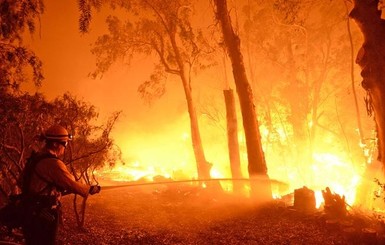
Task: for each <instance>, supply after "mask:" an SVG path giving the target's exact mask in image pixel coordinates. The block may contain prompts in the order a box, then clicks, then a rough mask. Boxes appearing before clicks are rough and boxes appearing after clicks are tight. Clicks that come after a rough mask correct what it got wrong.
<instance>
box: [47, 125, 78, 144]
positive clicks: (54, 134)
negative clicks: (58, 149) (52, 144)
mask: <svg viewBox="0 0 385 245" xmlns="http://www.w3.org/2000/svg"><path fill="white" fill-rule="evenodd" d="M44 138H45V139H46V140H51V141H69V140H72V135H71V134H69V133H68V131H67V129H65V128H64V127H62V126H60V125H53V126H51V127H49V128H48V129H47V130H46V131H45V132H44Z"/></svg>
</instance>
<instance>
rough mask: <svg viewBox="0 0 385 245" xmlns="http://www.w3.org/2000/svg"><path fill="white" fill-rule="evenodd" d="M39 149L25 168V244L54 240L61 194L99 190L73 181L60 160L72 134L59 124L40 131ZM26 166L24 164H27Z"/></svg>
mask: <svg viewBox="0 0 385 245" xmlns="http://www.w3.org/2000/svg"><path fill="white" fill-rule="evenodd" d="M43 139H44V141H45V144H44V146H43V147H42V149H41V150H40V151H39V152H37V153H35V154H33V155H32V156H31V157H30V159H32V160H30V164H29V167H30V170H29V173H28V172H27V171H24V172H25V173H24V176H23V187H22V188H23V189H24V190H23V192H26V193H27V195H26V196H27V198H26V199H27V201H26V203H27V204H28V205H26V207H27V208H26V209H27V212H26V216H27V217H26V221H25V222H24V225H23V233H24V238H25V242H26V244H27V245H50V244H55V242H56V234H57V229H58V225H59V218H60V217H59V214H60V197H61V195H62V194H63V193H64V192H66V193H74V194H78V195H80V196H82V197H84V198H86V197H87V196H88V195H93V194H96V193H99V192H100V189H101V188H100V186H98V185H91V186H89V185H85V184H82V183H79V182H76V181H75V178H74V176H73V175H72V174H71V173H70V172H69V171H68V170H67V167H66V165H65V163H64V162H63V161H62V160H60V157H62V156H63V155H64V151H65V149H66V146H67V144H68V142H69V141H70V140H72V136H71V135H70V134H69V133H68V131H67V130H66V129H65V128H64V127H62V126H59V125H54V126H51V127H50V128H48V129H47V130H46V131H45V133H44V134H43ZM26 168H27V166H26Z"/></svg>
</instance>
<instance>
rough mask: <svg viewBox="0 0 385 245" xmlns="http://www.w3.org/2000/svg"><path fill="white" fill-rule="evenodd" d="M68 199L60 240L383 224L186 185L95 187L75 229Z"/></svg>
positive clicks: (227, 236) (240, 234) (378, 237)
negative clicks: (258, 202) (81, 222)
mask: <svg viewBox="0 0 385 245" xmlns="http://www.w3.org/2000/svg"><path fill="white" fill-rule="evenodd" d="M72 199H73V195H69V196H65V197H64V198H63V200H62V203H63V224H62V225H61V227H60V229H59V235H58V240H59V244H60V245H80V244H84V245H90V244H92V245H114V244H143V245H144V244H148V245H156V244H197V245H198V244H199V245H205V244H207V245H209V244H210V245H212V244H215V245H216V244H226V245H227V244H274V245H279V244H303V245H305V244H306V245H308V244H312V245H313V244H315V245H317V244H320V245H321V244H322V245H329V244H385V238H384V235H383V231H382V227H383V226H381V224H380V223H378V222H377V221H375V220H373V219H371V218H370V217H368V216H364V215H356V214H355V215H352V214H349V215H348V217H345V218H343V219H334V218H333V217H328V216H327V215H325V213H324V212H323V210H317V211H315V212H312V213H303V212H299V211H298V210H295V209H293V207H292V206H288V205H287V203H284V202H282V201H274V202H271V203H268V204H266V205H264V206H259V207H258V206H256V205H255V203H253V202H251V201H250V200H249V199H248V198H244V197H239V196H238V197H235V196H232V195H229V194H226V193H222V192H215V193H213V192H209V191H208V190H205V189H200V188H192V187H186V186H172V187H170V186H164V185H157V186H144V187H124V188H113V189H104V190H103V189H102V192H101V193H100V194H97V195H94V196H91V197H89V198H88V200H87V209H86V215H85V224H84V228H83V229H81V230H80V229H78V228H77V226H76V221H75V216H74V212H73V207H72ZM362 231H375V236H372V235H373V233H372V232H369V233H368V232H362ZM368 234H369V235H370V236H369V235H368ZM19 237H20V236H19ZM0 240H1V239H0ZM3 240H4V239H3ZM0 244H2V243H1V242H0Z"/></svg>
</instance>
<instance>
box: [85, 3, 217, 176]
mask: <svg viewBox="0 0 385 245" xmlns="http://www.w3.org/2000/svg"><path fill="white" fill-rule="evenodd" d="M109 2H110V1H108V0H107V1H104V3H109ZM79 4H80V10H81V18H80V29H81V30H82V31H83V32H86V31H87V28H88V24H89V22H90V18H91V15H90V11H91V7H96V8H99V7H100V4H99V2H96V3H93V5H91V3H86V2H85V1H79ZM111 4H112V7H117V5H118V6H120V7H122V9H123V10H125V11H127V16H128V17H129V18H130V19H129V20H127V21H125V22H123V21H121V20H120V19H118V18H117V17H111V16H110V17H108V18H107V24H108V30H109V34H105V35H103V36H101V37H99V38H98V39H97V41H96V43H95V47H94V48H93V49H92V52H93V53H94V54H95V55H96V57H97V69H96V71H95V72H94V73H93V74H92V75H93V77H94V78H95V77H97V76H98V75H101V74H103V73H105V72H106V71H107V70H108V69H109V68H110V66H111V65H112V64H113V63H114V62H116V61H117V60H118V59H125V58H127V59H131V58H132V57H133V55H134V54H144V55H147V56H149V57H153V56H155V57H157V58H158V60H159V62H158V64H157V65H156V66H155V70H154V73H153V74H152V75H151V77H150V79H149V80H148V81H146V82H144V83H143V84H142V85H141V86H140V87H139V89H138V91H139V92H140V94H141V95H142V97H143V98H144V99H153V98H159V97H161V96H162V95H163V94H164V93H165V74H166V73H168V74H172V75H176V76H178V78H179V79H180V81H181V83H182V85H183V89H184V93H185V98H186V102H187V109H188V113H189V118H190V126H191V138H192V146H193V150H194V154H195V160H196V164H197V172H198V177H199V178H200V179H207V178H209V177H210V167H211V164H210V163H208V162H207V160H206V157H205V153H204V149H203V145H202V140H201V134H200V130H199V125H198V115H197V112H196V108H195V103H194V100H193V95H192V86H191V83H192V80H191V72H192V69H193V68H194V67H198V66H202V64H201V63H200V60H201V57H202V56H203V54H205V53H206V54H207V53H209V52H210V49H209V48H208V45H207V43H206V41H205V39H204V37H203V34H202V32H201V31H200V30H198V29H194V28H193V26H192V24H191V20H190V17H191V13H192V11H193V10H192V6H193V5H192V2H191V1H189V0H179V1H161V0H159V1H158V0H156V1H147V0H136V1H134V0H133V1H126V2H124V3H122V4H120V5H119V4H116V3H115V1H111Z"/></svg>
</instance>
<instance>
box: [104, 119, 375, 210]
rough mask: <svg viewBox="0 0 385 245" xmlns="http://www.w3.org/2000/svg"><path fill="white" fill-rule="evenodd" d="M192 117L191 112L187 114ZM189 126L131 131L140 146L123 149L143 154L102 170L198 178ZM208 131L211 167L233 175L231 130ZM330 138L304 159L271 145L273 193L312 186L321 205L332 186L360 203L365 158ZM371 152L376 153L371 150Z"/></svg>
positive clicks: (114, 175) (120, 177) (114, 174)
mask: <svg viewBox="0 0 385 245" xmlns="http://www.w3.org/2000/svg"><path fill="white" fill-rule="evenodd" d="M186 118H188V117H185V118H184V119H186ZM186 128H188V120H186V121H183V122H181V123H179V124H176V125H173V127H172V129H170V131H169V132H165V135H167V136H164V135H161V136H158V135H151V139H149V137H147V136H146V137H142V136H131V138H134V139H135V144H136V146H135V147H134V148H133V147H132V144H126V146H124V144H123V147H122V151H123V154H125V153H126V154H127V155H133V152H134V153H135V155H136V156H140V157H138V158H137V159H132V160H131V161H127V162H126V164H125V165H118V166H116V167H115V168H114V169H112V170H105V171H102V172H101V173H100V174H101V176H104V177H105V178H107V177H108V178H110V179H111V180H114V181H141V180H142V181H154V178H155V177H156V176H162V177H164V178H167V179H170V180H189V179H193V180H194V179H197V171H196V164H195V158H194V153H193V151H192V147H191V136H190V134H189V133H187V132H185V131H184V130H185V129H186ZM260 131H261V136H262V140H263V144H264V147H265V148H266V143H265V142H264V141H265V139H266V138H267V137H268V136H269V133H270V132H269V130H268V129H267V128H266V127H264V126H261V127H260ZM276 133H278V134H277V136H276V137H279V138H280V140H281V141H282V142H283V145H285V144H286V146H287V145H289V143H288V134H287V132H285V130H284V129H283V128H277V129H276ZM202 135H204V136H205V138H204V139H203V141H204V142H203V143H204V144H203V145H204V150H205V155H206V158H207V159H210V162H211V163H212V164H213V167H212V168H211V171H210V174H211V177H212V178H215V179H224V178H231V168H230V164H229V160H228V149H227V139H226V135H225V134H224V133H223V132H221V134H220V133H215V130H214V129H213V128H209V127H207V128H205V129H203V130H202ZM220 135H222V136H220ZM223 135H224V136H223ZM220 137H222V138H220ZM138 138H139V139H142V141H141V140H139V139H138ZM328 140H329V139H327V140H326V141H327V142H326V145H325V146H322V147H318V148H317V149H316V150H315V152H314V153H313V154H312V155H311V157H310V158H309V159H307V160H303V161H298V159H296V160H293V159H290V158H288V159H285V161H282V158H278V157H279V156H277V154H276V153H275V152H273V151H268V150H266V151H265V157H266V162H267V165H268V166H267V167H268V174H269V177H270V178H271V179H273V180H277V182H276V183H275V182H272V183H273V185H272V191H273V193H272V197H273V198H275V199H280V198H283V197H284V196H285V195H289V194H290V193H293V192H294V190H295V189H298V188H302V187H303V186H306V187H307V188H309V189H312V190H313V191H314V192H315V196H316V205H317V207H320V206H321V205H322V203H323V196H322V190H325V188H326V187H329V188H330V190H331V191H332V192H334V193H336V194H338V195H340V196H345V200H346V202H347V204H348V205H350V206H353V205H354V204H355V203H356V201H357V200H356V195H357V186H359V185H360V183H361V181H362V176H363V173H364V171H365V167H366V165H365V162H364V163H362V164H357V163H354V161H353V160H352V159H351V158H350V157H349V156H347V154H345V153H344V152H335V151H333V150H328V148H327V144H329V145H330V142H331V140H329V141H330V142H329V141H328ZM328 142H329V143H328ZM239 144H240V154H241V172H242V175H243V176H244V177H245V178H247V176H248V172H247V153H246V147H245V138H244V135H243V133H242V132H240V133H239ZM128 146H130V147H128ZM125 147H126V148H125ZM363 147H364V146H363ZM320 148H321V149H323V151H322V150H320ZM366 154H367V155H369V154H370V153H369V152H366ZM242 183H243V184H244V191H245V193H246V195H247V193H249V191H250V187H249V186H248V183H247V181H244V182H242ZM284 183H286V184H284ZM220 184H221V186H222V188H223V189H224V190H226V191H229V192H231V191H233V186H232V185H233V183H232V181H220Z"/></svg>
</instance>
